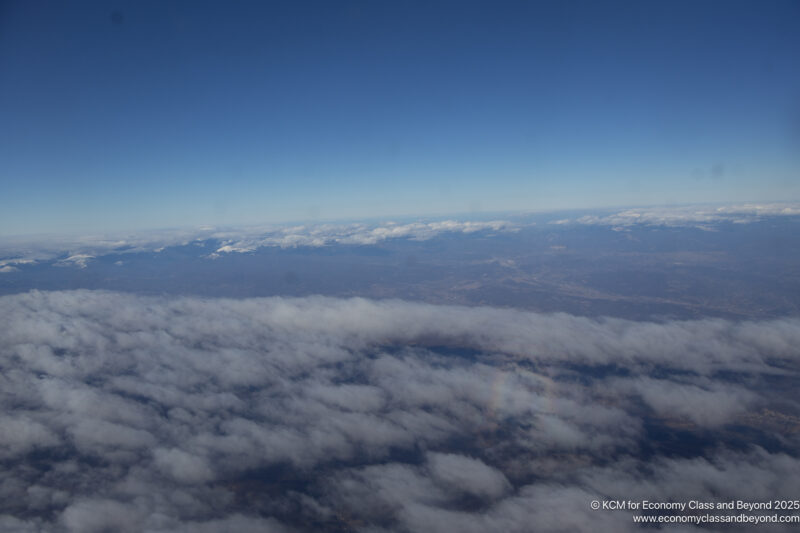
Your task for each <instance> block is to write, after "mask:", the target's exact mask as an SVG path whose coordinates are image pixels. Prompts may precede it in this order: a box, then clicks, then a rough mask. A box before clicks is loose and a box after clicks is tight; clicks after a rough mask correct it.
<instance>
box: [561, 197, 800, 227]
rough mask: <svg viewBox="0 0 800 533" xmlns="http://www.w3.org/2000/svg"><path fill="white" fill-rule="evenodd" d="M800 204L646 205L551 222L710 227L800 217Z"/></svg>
mask: <svg viewBox="0 0 800 533" xmlns="http://www.w3.org/2000/svg"><path fill="white" fill-rule="evenodd" d="M798 215H800V204H795V203H768V204H755V203H750V204H734V205H724V206H712V205H703V206H676V207H642V208H631V209H625V210H622V211H618V212H615V213H612V214H609V215H585V216H582V217H578V218H575V219H561V220H556V221H553V222H550V223H551V224H569V223H574V224H588V225H601V226H612V227H616V228H626V227H629V226H634V225H648V226H694V227H698V228H702V229H708V228H710V227H711V226H712V225H714V224H718V223H720V222H733V223H738V224H746V223H751V222H756V221H758V220H761V219H762V218H764V217H774V216H798Z"/></svg>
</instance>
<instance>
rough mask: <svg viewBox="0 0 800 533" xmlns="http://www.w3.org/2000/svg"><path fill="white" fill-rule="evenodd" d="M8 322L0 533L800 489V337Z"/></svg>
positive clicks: (393, 516) (140, 312)
mask: <svg viewBox="0 0 800 533" xmlns="http://www.w3.org/2000/svg"><path fill="white" fill-rule="evenodd" d="M0 323H2V324H4V327H3V328H2V329H0V369H1V370H2V373H1V374H0V402H1V403H2V407H3V409H2V418H0V467H1V468H2V474H3V475H2V476H0V502H2V503H0V515H1V516H0V529H3V530H10V531H40V530H46V531H89V532H91V531H106V530H112V529H113V530H115V531H154V532H157V531H234V530H235V531H320V530H330V531H373V532H374V531H454V530H458V531H482V532H483V531H530V530H532V529H533V530H537V531H574V530H576V529H578V530H590V529H591V530H609V531H610V530H615V531H625V530H629V529H633V523H632V521H631V516H630V513H624V512H597V511H592V510H591V509H590V508H589V502H590V501H591V500H594V499H600V500H603V499H606V498H609V499H612V498H613V499H623V498H626V499H630V498H635V499H642V498H649V499H651V500H667V499H673V500H675V501H686V500H688V499H698V500H729V499H743V500H751V501H752V500H762V499H771V498H779V497H791V498H793V497H796V495H797V494H798V490H800V481H798V480H797V478H796V476H786V475H785V473H786V472H791V471H797V470H798V468H800V462H799V461H798V459H797V452H798V449H799V448H798V437H797V435H798V433H797V430H798V428H800V419H799V418H797V414H798V412H799V411H800V406H798V404H797V402H796V401H795V400H794V397H795V396H794V394H793V392H792V391H794V390H795V387H796V385H797V376H798V374H797V371H798V366H799V363H800V349H798V346H800V320H798V319H793V318H792V319H782V320H774V321H768V322H738V323H737V322H729V321H723V320H702V321H688V322H686V321H684V322H665V323H643V322H630V321H624V320H617V319H600V320H590V319H586V318H579V317H574V316H570V315H565V314H555V315H540V314H534V313H526V312H521V311H514V310H501V309H492V308H463V307H447V306H433V305H426V304H416V303H408V302H402V301H384V302H377V301H370V300H363V299H346V300H342V299H332V298H322V297H311V298H302V299H282V298H264V299H246V300H228V299H200V298H152V297H140V296H134V295H126V294H117V293H106V292H99V291H73V292H51V293H45V292H32V293H27V294H20V295H15V296H6V297H2V298H0ZM743 428H744V429H743ZM675 436H680V438H678V439H677V441H676V440H675Z"/></svg>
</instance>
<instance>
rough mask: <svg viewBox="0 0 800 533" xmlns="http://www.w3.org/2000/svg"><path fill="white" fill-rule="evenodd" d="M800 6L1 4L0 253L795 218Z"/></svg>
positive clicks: (799, 184) (799, 164)
mask: <svg viewBox="0 0 800 533" xmlns="http://www.w3.org/2000/svg"><path fill="white" fill-rule="evenodd" d="M799 54H800V2H797V1H793V2H777V1H765V2H722V1H711V2H708V1H691V2H689V1H685V2H570V1H566V2H478V3H473V2H437V3H430V2H280V3H279V2H185V3H180V2H168V3H161V2H130V3H126V2H99V3H93V2H69V3H66V2H27V1H26V2H3V3H2V4H0V234H4V235H12V234H24V233H38V232H61V231H95V232H96V231H117V230H130V229H138V228H152V227H169V226H186V225H198V224H234V223H258V222H279V221H296V220H307V219H312V220H320V219H337V218H358V217H374V216H395V215H417V214H431V215H435V214H447V213H463V212H470V211H472V212H474V211H498V210H525V209H531V210H544V209H557V208H572V207H603V206H617V205H631V204H668V203H686V202H716V201H719V202H726V201H743V200H757V201H761V200H797V199H799V198H800V179H799V178H800V172H798V171H800V69H798V68H797V57H798V55H799Z"/></svg>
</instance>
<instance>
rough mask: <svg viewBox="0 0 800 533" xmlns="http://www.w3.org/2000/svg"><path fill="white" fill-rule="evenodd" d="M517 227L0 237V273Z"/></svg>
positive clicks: (448, 223)
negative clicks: (126, 257)
mask: <svg viewBox="0 0 800 533" xmlns="http://www.w3.org/2000/svg"><path fill="white" fill-rule="evenodd" d="M518 229H519V226H518V225H516V224H513V223H511V222H507V221H502V220H493V221H457V220H443V221H424V222H423V221H420V222H411V223H407V224H399V223H395V222H381V223H377V224H367V223H354V224H308V225H297V226H250V227H240V228H228V229H220V228H213V227H201V228H197V229H182V230H164V231H151V232H141V233H134V234H128V235H114V236H107V235H85V236H82V237H77V238H65V237H50V238H46V237H40V238H16V239H9V238H5V239H3V240H0V258H3V257H6V258H7V259H2V260H0V273H3V272H13V271H15V270H16V267H15V266H14V265H22V264H30V263H35V262H37V261H49V260H54V259H55V260H56V262H55V263H54V264H55V265H56V266H76V267H78V268H85V267H86V266H87V264H88V263H89V261H91V260H92V259H95V258H96V257H98V256H103V255H107V254H111V253H136V252H160V251H162V250H163V249H164V248H167V247H171V246H187V245H190V244H198V243H200V244H202V243H205V242H208V241H212V242H216V243H219V246H218V248H217V249H216V251H214V252H213V253H211V254H210V255H209V256H208V257H210V258H212V259H213V258H216V257H219V255H220V254H226V253H245V252H253V251H255V250H258V249H259V248H266V247H278V248H296V247H300V246H306V247H321V246H329V245H335V244H344V245H358V246H365V245H373V244H377V243H379V242H383V241H386V240H390V239H411V240H417V241H423V240H428V239H432V238H434V237H436V236H438V235H441V234H445V233H465V234H471V233H476V232H481V231H488V232H498V231H517V230H518Z"/></svg>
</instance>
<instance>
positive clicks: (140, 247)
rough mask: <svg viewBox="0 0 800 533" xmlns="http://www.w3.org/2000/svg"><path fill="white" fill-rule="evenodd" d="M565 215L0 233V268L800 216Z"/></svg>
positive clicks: (786, 209) (766, 209)
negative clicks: (204, 246)
mask: <svg viewBox="0 0 800 533" xmlns="http://www.w3.org/2000/svg"><path fill="white" fill-rule="evenodd" d="M562 215H563V214H558V213H555V214H547V213H538V214H534V213H527V214H524V213H514V214H512V213H507V214H506V215H505V218H506V220H501V219H497V220H464V219H447V220H415V221H405V222H391V221H382V222H373V223H366V222H355V223H325V224H298V225H283V226H278V225H270V226H244V227H235V226H234V227H213V226H203V227H197V228H183V229H170V230H158V231H141V232H136V233H131V234H124V233H115V234H110V235H107V234H85V235H81V236H73V237H67V236H19V237H13V236H4V237H0V274H1V273H4V272H15V271H17V270H19V269H20V268H24V266H25V265H31V264H35V263H36V262H39V261H50V260H56V262H55V263H54V264H55V265H57V266H76V267H79V268H84V267H86V266H87V264H88V263H89V262H90V261H92V260H93V259H95V258H96V257H99V256H103V255H108V254H120V253H137V252H153V251H155V252H159V251H161V250H163V249H164V248H167V247H170V246H185V245H187V244H190V243H193V242H205V241H214V242H218V243H219V246H218V247H217V248H216V249H215V250H214V251H213V252H212V253H210V254H208V255H207V256H206V258H208V259H214V258H218V257H220V255H221V254H227V253H247V252H253V251H255V250H258V249H260V248H267V247H278V248H296V247H322V246H333V245H357V246H358V245H360V246H369V245H375V244H379V243H381V242H384V241H389V240H393V239H411V240H417V241H424V240H428V239H432V238H435V237H437V236H440V235H444V234H451V233H456V234H457V233H464V234H471V233H476V232H496V233H497V232H500V233H505V232H516V231H519V229H520V228H521V227H525V226H530V225H535V224H537V223H543V224H552V225H564V224H579V225H603V226H612V227H616V228H624V227H629V226H634V225H649V226H669V227H699V228H703V229H709V228H710V227H711V226H713V225H714V224H718V223H723V222H731V223H736V224H747V223H753V222H757V221H759V220H762V219H763V218H765V217H790V216H795V217H796V216H798V215H800V204H797V203H751V204H726V205H694V206H671V207H640V208H630V209H623V210H600V211H593V212H592V213H591V214H585V213H584V214H581V215H579V216H571V217H567V218H564V217H563V216H562Z"/></svg>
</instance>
